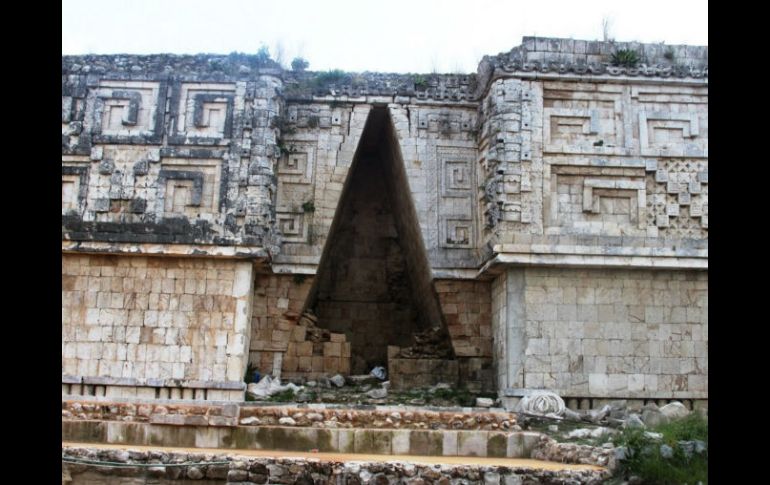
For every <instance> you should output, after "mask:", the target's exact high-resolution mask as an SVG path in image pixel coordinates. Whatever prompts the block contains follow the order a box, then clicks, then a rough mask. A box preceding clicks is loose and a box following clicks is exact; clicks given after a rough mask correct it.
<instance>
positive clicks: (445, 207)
mask: <svg viewBox="0 0 770 485" xmlns="http://www.w3.org/2000/svg"><path fill="white" fill-rule="evenodd" d="M436 154H437V159H438V167H437V168H438V169H439V174H438V179H439V180H437V183H438V185H439V187H438V188H439V244H440V246H441V247H445V248H472V247H473V245H474V242H475V237H476V234H475V230H474V227H475V224H474V222H473V214H474V212H475V211H474V210H473V207H474V206H473V188H474V186H475V184H474V180H475V174H474V169H475V158H476V151H475V150H474V149H472V148H455V147H437V152H436Z"/></svg>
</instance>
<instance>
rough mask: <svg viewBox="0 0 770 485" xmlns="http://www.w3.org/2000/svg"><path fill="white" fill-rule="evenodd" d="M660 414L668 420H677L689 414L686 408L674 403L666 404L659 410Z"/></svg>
mask: <svg viewBox="0 0 770 485" xmlns="http://www.w3.org/2000/svg"><path fill="white" fill-rule="evenodd" d="M660 412H661V414H663V416H665V417H667V418H668V419H679V418H684V417H685V416H687V415H688V414H690V412H689V411H688V410H687V408H686V407H684V404H682V403H680V402H677V401H674V402H671V403H668V404H666V405H665V406H663V407H662V408H660Z"/></svg>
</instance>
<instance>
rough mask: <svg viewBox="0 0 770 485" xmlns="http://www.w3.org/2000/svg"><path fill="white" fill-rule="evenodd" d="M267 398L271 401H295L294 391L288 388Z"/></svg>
mask: <svg viewBox="0 0 770 485" xmlns="http://www.w3.org/2000/svg"><path fill="white" fill-rule="evenodd" d="M267 400H268V401H271V402H292V401H294V391H292V390H291V389H286V390H285V391H281V392H278V393H275V394H273V395H272V396H270V397H269V398H268V399H267Z"/></svg>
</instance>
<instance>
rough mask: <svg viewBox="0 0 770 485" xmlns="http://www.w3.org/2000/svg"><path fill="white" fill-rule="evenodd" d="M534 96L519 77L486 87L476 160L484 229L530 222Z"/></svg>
mask: <svg viewBox="0 0 770 485" xmlns="http://www.w3.org/2000/svg"><path fill="white" fill-rule="evenodd" d="M534 97H535V96H534V93H533V90H532V89H531V87H530V86H529V84H528V83H524V82H522V81H520V80H515V79H506V80H499V81H496V82H495V84H493V86H492V87H491V88H490V97H488V98H487V100H488V101H487V106H486V111H488V118H487V123H486V125H487V127H486V129H485V133H484V135H485V138H486V145H487V146H486V149H485V150H483V151H482V153H483V156H482V158H481V160H480V166H481V169H482V171H483V177H484V181H483V182H482V184H481V190H482V191H483V193H482V195H481V198H482V201H483V204H484V205H483V215H484V219H485V220H484V227H485V228H486V229H493V228H495V227H496V226H497V224H498V223H499V222H500V221H508V222H518V223H523V224H530V223H531V222H532V198H531V195H532V194H531V192H532V188H533V187H532V175H533V151H532V142H533V139H532V129H533V123H534V122H535V120H534V119H533V118H534V115H535V113H534V108H533V105H532V102H533V99H534Z"/></svg>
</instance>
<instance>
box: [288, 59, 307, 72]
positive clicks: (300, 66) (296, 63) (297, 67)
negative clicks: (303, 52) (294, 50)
mask: <svg viewBox="0 0 770 485" xmlns="http://www.w3.org/2000/svg"><path fill="white" fill-rule="evenodd" d="M308 67H310V63H309V62H307V60H306V59H305V58H304V57H295V58H294V60H292V61H291V70H292V71H296V72H302V71H304V70H305V69H307V68H308Z"/></svg>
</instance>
